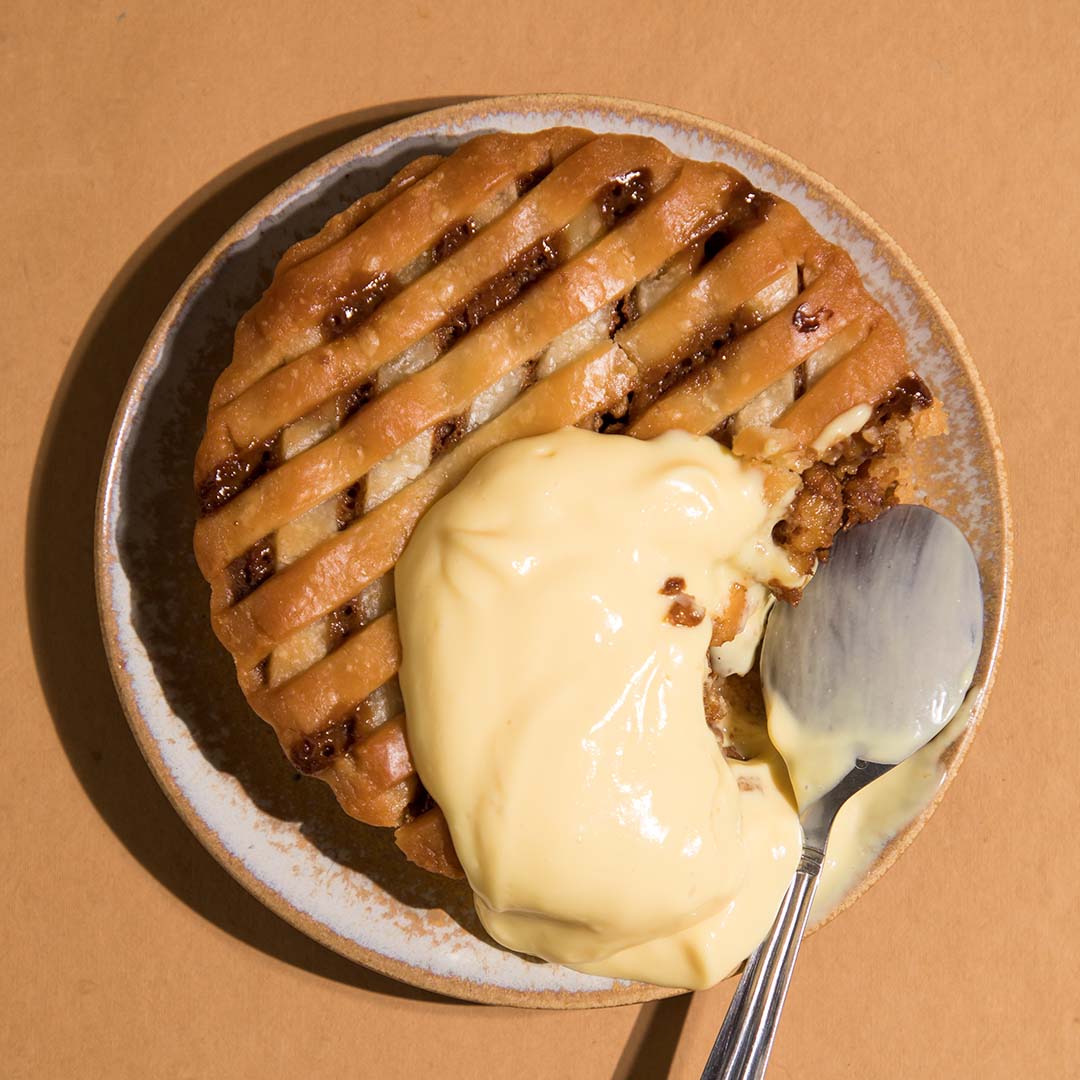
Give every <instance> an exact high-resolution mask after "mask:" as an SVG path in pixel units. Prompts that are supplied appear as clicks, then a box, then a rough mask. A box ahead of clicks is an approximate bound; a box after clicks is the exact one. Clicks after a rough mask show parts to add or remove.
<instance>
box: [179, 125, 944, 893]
mask: <svg viewBox="0 0 1080 1080" xmlns="http://www.w3.org/2000/svg"><path fill="white" fill-rule="evenodd" d="M569 425H578V426H581V427H587V428H590V429H594V430H598V431H602V432H620V433H626V434H630V435H633V436H637V437H640V438H649V437H651V436H654V435H656V434H658V433H660V432H663V431H665V430H667V429H669V428H685V429H686V430H689V431H691V432H694V433H697V434H710V435H712V436H713V437H714V438H716V439H718V440H720V441H722V442H723V443H725V444H726V445H728V446H733V447H734V449H735V452H736V453H740V454H743V455H746V456H752V457H755V458H757V459H762V460H764V459H767V460H770V461H772V462H782V463H783V464H784V467H785V468H787V469H789V470H794V471H795V472H796V473H798V474H801V476H802V489H801V491H800V492H799V494H798V495H797V496H796V498H795V500H794V502H793V503H792V504H791V508H790V510H789V512H788V514H787V516H786V518H785V520H784V521H782V522H781V523H780V525H779V526H778V527H777V530H776V533H775V535H776V538H777V539H778V540H779V541H780V542H781V543H782V544H783V545H784V546H785V547H786V548H787V549H788V551H789V552H790V553H791V555H792V558H793V560H795V561H796V563H797V564H801V565H802V566H803V567H804V568H805V570H806V572H810V571H811V570H812V569H813V566H814V565H815V561H816V559H818V558H820V557H821V556H822V555H823V554H824V553H825V552H827V549H828V547H829V545H830V543H831V541H832V538H833V535H834V534H835V533H836V532H837V530H839V529H840V528H842V527H844V526H846V525H849V524H852V523H854V522H857V521H862V520H866V519H868V518H871V517H873V516H874V515H875V514H877V513H878V512H880V510H881V509H882V508H883V507H884V506H885V505H888V504H889V503H890V502H892V501H895V499H896V498H897V497H898V491H899V494H902V485H903V482H904V451H905V447H906V446H907V445H908V444H909V442H910V440H911V439H912V438H914V437H916V436H918V435H921V434H923V433H926V432H929V431H934V430H936V429H937V428H938V427H940V410H939V409H938V407H937V406H936V404H935V403H934V402H933V399H932V396H931V394H930V392H929V390H928V389H927V387H926V385H925V384H924V383H923V382H922V380H921V379H920V378H919V377H918V376H917V375H916V374H914V373H913V372H912V371H911V368H910V365H909V362H908V360H907V358H906V355H905V350H904V343H903V340H902V337H901V335H900V332H899V330H898V328H897V326H896V324H895V322H894V321H893V319H892V318H891V317H890V316H889V315H888V314H887V313H886V312H885V310H884V309H883V308H882V307H881V306H880V305H878V304H877V303H876V302H875V301H874V300H873V299H872V298H871V297H870V296H869V295H868V294H867V292H866V291H865V289H864V288H863V286H862V283H861V281H860V279H859V275H858V272H857V271H856V268H855V266H854V264H853V263H852V261H851V259H850V258H849V257H848V255H847V254H845V253H844V252H843V251H842V250H841V249H840V248H838V247H836V246H835V245H833V244H830V243H828V242H827V241H825V240H824V239H822V237H821V236H819V235H818V234H817V233H816V232H815V231H814V230H813V229H812V228H810V226H809V225H808V224H807V223H806V221H805V220H804V219H803V218H802V217H801V216H800V215H799V213H798V212H797V211H796V210H795V209H794V208H793V207H792V206H791V205H789V204H788V203H786V202H784V201H783V200H781V199H779V198H776V197H775V196H772V195H769V194H767V193H765V192H762V191H759V190H757V189H755V188H754V187H753V186H752V185H751V184H750V183H749V182H748V181H747V180H746V179H745V178H744V177H742V176H740V175H739V174H738V173H736V172H734V171H733V170H732V169H730V168H728V167H727V166H725V165H722V164H718V163H703V162H699V161H690V160H686V159H683V158H680V157H677V156H676V155H674V154H672V153H671V152H670V151H669V150H667V149H666V148H665V147H664V146H662V145H661V144H660V143H658V142H655V141H653V140H650V139H646V138H640V137H636V136H629V135H600V136H596V135H593V134H592V133H591V132H588V131H582V130H578V129H573V128H555V129H552V130H548V131H541V132H537V133H535V134H532V135H509V134H492V135H484V136H480V137H478V138H475V139H473V140H472V141H470V142H468V143H466V144H465V145H463V146H462V147H461V148H460V149H459V150H457V151H456V152H455V153H454V154H452V155H451V156H449V157H446V158H443V157H437V156H429V157H422V158H420V159H418V160H416V161H414V162H413V163H412V164H410V165H409V166H407V167H406V168H405V169H403V170H402V171H401V172H400V173H398V175H397V176H395V177H394V178H393V180H392V181H391V182H390V183H389V184H388V185H387V186H386V187H385V188H384V189H383V190H381V191H378V192H376V193H374V194H372V195H368V196H366V197H365V198H362V199H361V200H360V201H359V202H357V203H355V204H354V205H352V206H350V207H349V208H348V209H347V210H345V211H344V212H342V213H341V214H338V215H337V216H336V217H334V218H333V219H331V220H330V221H329V222H328V223H327V224H326V226H325V227H324V228H323V230H322V231H321V232H320V233H319V234H318V235H316V236H314V237H312V238H310V239H308V240H305V241H303V242H302V243H299V244H297V245H295V246H294V247H293V248H291V249H290V250H289V251H288V252H286V254H285V256H284V257H283V258H282V260H281V262H280V264H279V265H278V267H277V271H276V274H275V276H274V280H273V283H272V284H271V285H270V287H269V288H268V289H267V291H266V293H265V295H264V296H263V297H262V299H261V300H260V301H259V302H258V303H257V304H256V305H255V307H254V308H252V310H251V311H249V312H248V313H247V314H246V315H245V316H244V318H243V319H242V320H241V322H240V324H239V326H238V328H237V331H236V341H235V351H234V354H233V360H232V363H231V364H230V365H229V367H228V368H227V369H226V370H225V371H224V372H223V373H222V375H221V377H220V378H219V379H218V381H217V384H216V386H215V387H214V391H213V396H212V398H211V402H210V412H209V416H208V418H207V430H206V435H205V437H204V439H203V442H202V445H201V446H200V448H199V452H198V458H197V461H196V466H195V482H196V487H197V490H198V496H199V500H200V504H201V511H202V516H201V519H200V521H199V523H198V526H197V529H196V534H195V550H196V554H197V557H198V561H199V566H200V568H201V570H202V572H203V574H204V575H205V576H206V578H207V580H208V581H209V582H210V584H211V586H212V590H213V597H212V611H213V621H214V627H215V630H216V632H217V634H218V637H219V638H220V639H221V641H222V642H223V643H224V644H225V645H226V647H227V648H228V649H229V650H230V652H231V653H232V654H233V657H234V658H235V661H236V667H237V672H238V675H239V679H240V684H241V686H242V687H243V690H244V693H245V694H246V696H247V699H248V701H249V702H250V703H251V706H252V707H253V708H254V709H255V711H256V712H257V713H258V714H259V715H260V716H262V717H263V718H264V719H265V720H267V721H268V722H269V723H271V724H272V725H273V727H274V729H275V731H276V732H277V734H278V737H279V739H280V740H281V744H282V746H283V747H284V750H285V752H286V754H287V755H288V756H289V758H290V760H291V761H292V762H293V764H294V765H295V767H296V768H297V769H298V770H299V771H300V772H302V773H306V774H311V775H316V776H319V777H321V778H322V779H323V780H325V781H327V782H328V783H329V784H330V785H331V787H332V788H333V789H334V792H335V793H336V795H337V797H338V799H339V800H340V802H341V804H342V806H343V807H344V808H345V809H346V810H347V811H348V813H350V814H351V815H353V816H354V817H356V818H359V819H360V820H361V821H364V822H368V823H370V824H373V825H383V826H391V827H393V828H395V829H396V830H397V831H396V836H397V841H398V844H399V845H400V847H401V848H402V849H403V850H404V852H405V853H406V855H408V857H409V858H410V859H412V860H413V861H414V862H416V863H418V864H419V865H421V866H423V867H426V868H427V869H429V870H433V871H437V872H441V873H448V874H454V873H460V870H459V867H458V864H457V860H456V858H455V856H454V852H453V848H452V845H451V843H450V840H449V835H448V833H447V830H446V826H445V822H444V820H443V817H442V814H441V812H440V811H439V809H438V807H437V806H434V805H432V803H431V800H430V799H429V798H428V796H427V795H426V793H425V792H424V790H423V788H422V785H421V784H420V782H419V780H418V778H417V776H416V773H415V771H414V770H413V767H412V763H411V760H410V756H409V750H408V743H407V739H406V728H407V719H406V717H405V716H404V715H403V714H402V701H401V694H400V691H399V688H398V684H397V679H396V672H397V669H398V664H399V660H400V646H399V641H398V635H397V629H396V622H395V615H394V583H393V571H394V564H395V561H396V560H397V558H398V556H399V555H400V554H401V551H402V549H403V547H404V546H405V543H406V541H407V539H408V537H409V535H410V533H411V531H412V529H413V527H414V526H415V524H416V522H417V520H418V519H419V517H420V515H421V514H423V513H424V511H425V510H426V509H427V508H428V507H429V506H431V504H432V503H433V502H434V501H435V500H436V499H437V498H438V497H439V496H440V495H441V494H443V493H444V492H446V491H448V490H449V489H450V488H452V487H453V486H454V485H455V484H457V483H458V482H459V481H460V480H461V478H462V477H463V476H464V475H465V474H466V472H467V471H468V470H469V468H470V467H471V466H472V465H473V463H474V462H476V461H477V459H478V458H480V457H481V456H482V455H483V454H484V453H485V452H486V451H488V450H490V449H491V448H492V447H495V446H497V445H499V444H501V443H505V442H507V441H509V440H511V439H517V438H520V437H523V436H528V435H535V434H540V433H543V432H549V431H553V430H555V429H558V428H561V427H565V426H569ZM785 598H786V599H788V600H791V599H795V598H796V597H794V596H792V595H790V594H789V595H787V596H786V597H785ZM728 614H729V615H730V613H728ZM735 615H736V616H737V612H736V613H735ZM737 630H738V619H737V617H735V618H731V617H729V618H718V619H717V622H716V632H715V634H714V644H718V643H720V642H722V641H724V640H725V639H726V638H727V637H730V636H731V635H732V634H733V633H735V632H736V631H737ZM746 691H747V687H746V685H741V686H738V687H734V688H727V690H725V687H724V686H723V685H720V686H716V685H713V686H710V687H709V688H708V695H709V698H710V699H711V700H712V702H713V705H712V708H713V712H714V713H715V710H716V708H717V702H718V701H719V702H720V703H721V705H720V707H721V708H722V702H723V698H724V695H725V693H729V694H730V693H743V694H745V693H746Z"/></svg>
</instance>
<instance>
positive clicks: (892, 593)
mask: <svg viewBox="0 0 1080 1080" xmlns="http://www.w3.org/2000/svg"><path fill="white" fill-rule="evenodd" d="M982 622H983V602H982V591H981V589H980V586H979V571H978V567H977V565H976V562H975V556H974V554H973V553H972V551H971V548H970V547H969V545H968V542H967V540H965V539H964V536H963V534H962V533H961V532H960V530H959V529H957V528H956V526H955V525H953V524H952V523H951V522H950V521H949V520H948V519H947V518H944V517H942V516H941V515H940V514H936V513H934V511H932V510H929V509H927V508H926V507H922V506H903V507H897V508H895V509H893V510H890V511H888V512H887V513H886V514H884V515H882V516H881V517H880V518H879V519H878V520H877V521H875V522H873V523H872V524H868V525H858V526H856V527H855V528H853V529H851V530H850V531H849V532H847V533H845V534H843V535H842V536H840V537H838V538H837V541H836V543H835V544H834V545H833V548H832V552H831V554H830V557H829V561H828V562H827V563H825V564H824V565H823V566H821V567H820V569H819V570H818V571H817V573H816V574H815V575H814V578H813V580H812V581H811V582H810V584H809V585H808V586H807V588H806V590H805V592H804V595H803V599H802V601H801V602H800V603H799V605H798V606H797V607H791V606H788V605H777V607H776V609H775V610H774V611H773V614H772V616H771V617H770V619H769V624H768V627H767V629H766V632H765V639H764V642H763V644H762V655H761V674H762V683H763V686H764V689H765V700H766V703H767V706H768V714H769V735H770V738H771V739H772V741H773V743H774V744H775V745H776V747H777V749H778V750H779V751H780V752H781V754H782V755H783V756H784V760H785V762H786V763H787V766H788V771H789V772H790V774H791V777H792V786H793V788H794V790H795V794H796V798H797V801H798V805H799V819H800V823H801V824H802V829H803V851H802V857H801V859H800V860H799V866H798V869H797V870H796V871H795V876H794V878H793V879H792V882H791V885H790V886H789V887H788V891H787V894H786V895H785V896H784V899H783V901H782V902H781V904H780V910H779V912H778V913H777V916H776V921H775V922H774V923H773V927H772V930H771V931H770V933H769V936H768V937H767V938H766V939H765V941H764V942H762V944H761V945H760V946H759V947H758V949H757V950H756V951H755V952H754V953H753V954H752V955H751V957H750V958H749V960H747V962H746V967H745V969H744V970H743V975H742V978H741V979H740V981H739V985H738V988H737V989H736V991H735V996H734V998H733V999H732V1002H731V1005H730V1007H729V1008H728V1012H727V1016H726V1017H725V1019H724V1024H723V1027H722V1028H721V1029H720V1034H719V1035H718V1036H717V1038H716V1043H715V1044H714V1046H713V1049H712V1053H711V1054H710V1055H709V1060H708V1062H707V1063H706V1065H705V1070H704V1072H703V1073H702V1074H701V1075H702V1080H720V1078H723V1080H749V1078H751V1077H761V1076H764V1074H765V1067H766V1065H767V1063H768V1060H769V1053H770V1051H771V1050H772V1043H773V1038H774V1036H775V1034H776V1025H777V1022H778V1021H779V1018H780V1012H781V1010H782V1008H783V1005H784V999H785V997H786V996H787V988H788V983H789V982H790V980H791V973H792V970H793V968H794V965H795V958H796V957H797V955H798V952H799V945H800V943H801V942H802V937H803V932H804V931H805V929H806V922H807V918H808V916H809V914H810V906H811V904H812V902H813V899H814V894H815V893H816V891H817V885H818V877H819V874H820V873H821V867H822V864H823V862H824V859H825V850H826V848H827V846H828V842H829V831H830V829H831V828H832V824H833V820H834V819H835V817H836V815H837V812H838V811H839V810H840V808H841V807H842V806H843V805H844V803H846V802H847V800H848V799H850V798H851V796H852V795H854V794H855V793H856V792H858V791H861V790H862V789H863V788H864V787H866V786H867V784H870V783H872V782H873V781H874V780H876V779H877V778H878V777H880V776H882V775H884V774H885V773H887V772H888V771H889V770H890V769H892V768H894V767H895V766H896V765H898V764H899V763H900V762H902V761H904V760H906V759H907V758H908V757H910V756H911V755H912V754H913V753H915V751H916V750H918V749H919V748H920V747H922V746H924V745H925V744H926V743H927V742H929V740H930V739H931V738H933V736H934V735H936V734H937V732H939V731H940V730H941V729H942V728H943V727H944V726H945V724H947V723H948V722H949V720H950V719H951V718H952V716H953V715H954V714H955V713H956V710H957V709H958V708H959V707H960V704H961V702H962V701H963V700H964V695H965V694H966V693H967V689H968V687H969V686H970V685H971V680H972V678H973V677H974V673H975V667H976V664H977V663H978V659H979V652H980V649H981V646H982Z"/></svg>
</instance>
